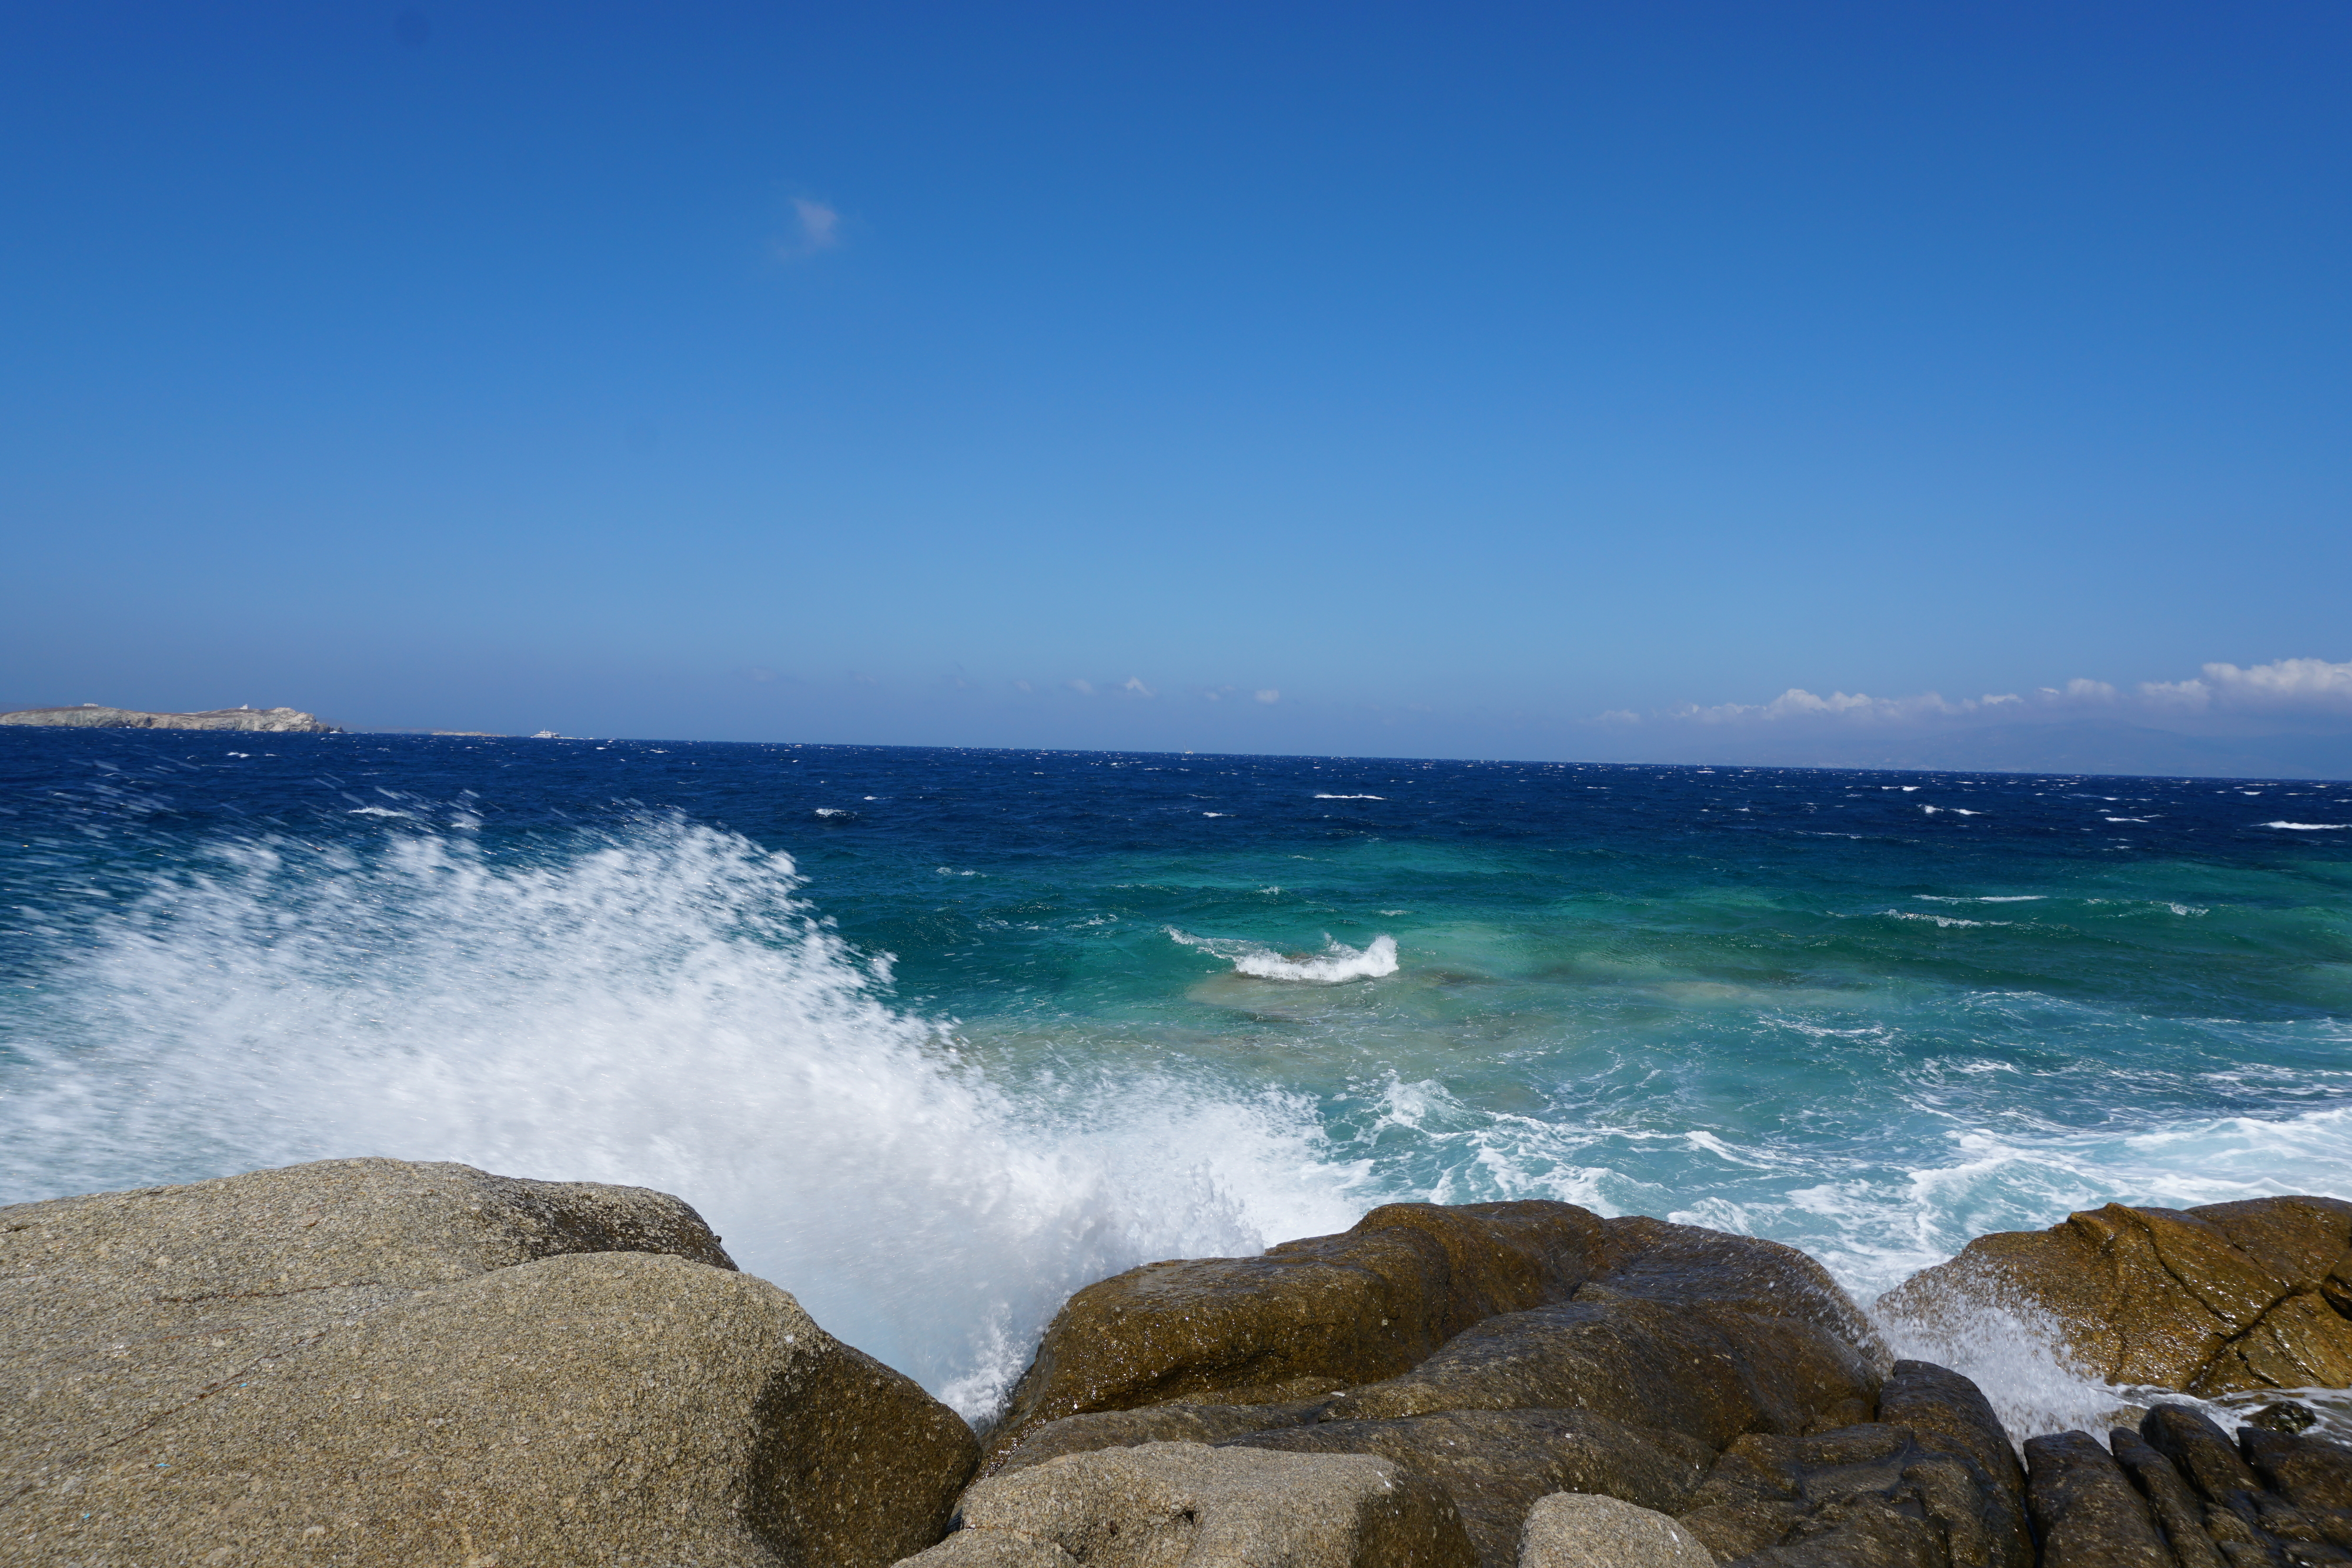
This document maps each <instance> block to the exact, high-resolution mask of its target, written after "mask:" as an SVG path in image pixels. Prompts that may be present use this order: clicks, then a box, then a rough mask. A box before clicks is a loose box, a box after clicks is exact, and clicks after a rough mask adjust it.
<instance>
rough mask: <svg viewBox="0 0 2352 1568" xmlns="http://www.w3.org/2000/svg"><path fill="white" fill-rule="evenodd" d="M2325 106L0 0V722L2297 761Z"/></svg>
mask: <svg viewBox="0 0 2352 1568" xmlns="http://www.w3.org/2000/svg"><path fill="white" fill-rule="evenodd" d="M2347 83H2352V8H2347V6H2345V5H2340V4H2332V3H2331V4H2266V5H2252V6H2220V5H2162V4H2158V5H2151V4H2116V5H2049V4H2034V5H1999V4H1989V5H1925V4H1884V3H1874V4H1869V5H1770V6H1765V5H1752V4H1723V5H1673V4H1656V3H1649V0H1644V3H1642V4H1625V5H1600V6H1591V5H1587V6H1577V5H1541V6H1538V5H1526V6H1507V5H1490V6H1485V7H1464V6H1439V5H1379V4H1349V5H1265V4H1251V5H1201V4H1188V5H1158V6H1144V5H1067V6H1047V5H825V6H788V5H756V6H754V5H742V6H719V5H658V6H657V5H593V4H578V3H572V0H567V3H565V4H562V5H553V4H547V5H535V4H499V5H432V4H427V5H422V6H419V7H416V8H414V9H411V8H407V7H403V6H400V5H369V4H357V5H317V4H299V5H293V4H289V5H236V4H231V5H215V4H205V5H196V4H185V5H111V4H104V3H97V0H91V3H78V4H75V5H44V4H35V3H32V0H19V3H16V4H13V5H5V7H0V145H5V148H6V152H5V154H0V507H5V524H6V528H7V532H8V536H9V539H10V543H9V546H8V549H7V554H6V560H7V562H8V566H9V569H10V587H9V592H8V594H7V601H8V605H9V608H8V612H7V613H6V615H5V618H0V664H5V668H0V704H5V706H26V705H31V704H36V703H52V702H55V703H70V702H82V701H99V702H108V703H116V704H122V705H127V706H151V707H187V706H216V705H225V704H233V703H238V702H251V703H254V704H257V705H270V704H277V703H290V704H293V705H295V706H303V707H309V708H314V709H317V710H319V711H320V712H322V713H324V714H326V715H328V716H331V717H334V718H337V719H340V720H341V721H343V722H345V723H348V724H351V725H353V726H355V727H450V728H468V729H471V728H482V729H524V730H528V729H533V728H538V727H542V726H547V727H555V728H559V729H562V730H564V731H567V732H585V733H599V734H604V733H619V734H635V735H649V736H651V735H660V736H686V737H707V738H786V739H802V740H826V741H889V742H906V743H915V744H925V743H941V744H983V745H984V744H1002V745H1063V746H1088V745H1105V746H1132V747H1198V748H1201V749H1224V750H1234V749H1244V750H1286V751H1315V750H1351V751H1370V752H1389V753H1400V752H1402V753H1434V754H1455V755H1465V754H1466V755H1487V756H1493V755H1502V756H1520V757H1544V756H1559V757H1572V756H1604V755H1605V756H1618V757H1637V756H1650V757H1658V758H1665V757H1671V756H1682V755H1694V756H1696V755H1702V754H1704V755H1710V756H1714V755H1718V754H1720V755H1724V756H1727V757H1728V756H1730V755H1731V754H1733V753H1738V752H1739V751H1740V748H1741V747H1747V748H1748V752H1749V753H1752V754H1755V755H1759V756H1761V755H1766V754H1768V753H1769V754H1771V755H1774V756H1776V757H1777V756H1780V753H1779V752H1774V751H1773V747H1780V748H1781V751H1782V752H1785V751H1787V747H1789V746H1790V745H1798V748H1799V750H1800V751H1801V750H1802V749H1803V747H1804V746H1808V745H1810V746H1814V747H1816V749H1820V748H1822V747H1828V748H1829V749H1830V750H1832V751H1834V749H1835V747H1837V746H1838V745H1843V744H1845V743H1846V740H1841V739H1840V738H1839V737H1846V739H1848V740H1850V739H1852V738H1853V737H1854V736H1856V735H1859V734H1861V733H1862V731H1863V730H1865V729H1867V730H1868V731H1869V734H1870V736H1871V737H1873V738H1872V743H1873V744H1875V742H1876V740H1877V739H1880V738H1884V737H1887V736H1890V735H1896V734H1900V735H1903V736H1906V737H1912V736H1915V735H1917V736H1926V735H1931V734H1932V737H1934V738H1935V740H1936V744H1937V745H1943V746H1947V747H1950V746H1958V747H1961V753H1956V754H1954V755H1953V756H1952V757H1950V758H1946V760H1951V761H1960V762H1965V761H1967V760H1969V758H1970V757H1972V756H1974V755H1975V754H1974V753H1968V752H1967V747H1968V746H1969V745H1971V744H1974V742H1972V741H1971V740H1970V739H1969V737H1972V736H1984V737H1994V736H1996V735H1997V734H2000V735H2006V734H2011V731H2012V730H2014V729H2015V728H2016V725H2015V724H2014V723H2011V722H2010V721H2011V720H2018V721H2019V722H2022V723H2025V724H2027V726H2028V727H2031V728H2032V729H2033V730H2034V733H2036V734H2037V735H2042V736H2045V737H2046V736H2055V735H2057V734H2058V733H2060V732H2061V731H2068V732H2069V733H2071V732H2072V731H2071V730H2070V727H2074V728H2080V727H2083V726H2091V727H2100V726H2105V727H2107V728H2108V729H2110V730H2113V729H2116V727H2122V728H2123V729H2126V730H2131V731H2133V732H2134V733H2137V732H2139V731H2141V730H2146V729H2147V728H2148V727H2150V726H2153V727H2155V728H2157V729H2158V730H2162V731H2163V732H2164V733H2167V734H2172V733H2179V734H2184V735H2187V734H2190V733H2192V732H2193V733H2195V734H2197V735H2200V736H2205V737H2207V738H2208V739H2210V737H2214V736H2240V737H2242V736H2247V735H2252V736H2258V737H2273V739H2275V738H2276V737H2278V736H2282V735H2284V736H2286V737H2288V739H2287V740H2286V741H2282V742H2279V744H2281V745H2286V746H2287V747H2288V749H2289V750H2290V751H2292V750H2293V749H2294V747H2297V746H2303V745H2304V743H2305V741H2308V742H2309V746H2310V747H2316V749H2315V750H2312V749H2309V748H2308V747H2306V751H2307V754H2308V757H2309V758H2319V757H2326V756H2334V755H2337V754H2339V753H2340V754H2341V755H2343V756H2344V757H2345V758H2347V759H2352V612H2347V583H2352V572H2347V568H2352V507H2347V502H2352V440H2347V431H2352V420H2348V419H2347V416H2348V415H2352V376H2347V366H2352V311H2347V290H2352V221H2347V215H2348V209H2352V179H2347V176H2352V88H2347ZM2283 660H2301V661H2309V662H2312V663H2309V664H2297V665H2292V666H2288V665H2278V664H2277V662H2278V661H2283ZM2208 664H2230V665H2234V666H2236V667H2237V668H2238V670H2239V671H2240V672H2241V676H2242V678H2239V677H2221V676H2216V675H2214V674H2211V673H2210V672H2209V673H2207V674H2200V671H2201V670H2203V667H2204V666H2206V665H2208ZM2273 665H2276V668H2277V670H2279V671H2284V672H2285V673H2284V674H2262V675H2257V674H2248V673H2249V672H2259V671H2263V670H2265V669H2267V668H2269V667H2271V666H2273ZM2078 679H2079V680H2085V681H2090V682H2095V683H2104V684H2105V685H2106V686H2108V687H2111V688H2112V691H2111V692H2110V693H2109V694H2108V695H2106V696H2105V697H2101V696H2098V695H2096V693H2095V691H2093V689H2092V688H2077V689H2076V690H2077V697H2076V698H2066V699H2063V700H2062V698H2061V697H2058V696H2043V695H2038V694H2041V693H2042V691H2043V690H2044V688H2054V689H2056V690H2057V691H2058V692H2060V693H2062V694H2063V692H2064V691H2065V689H2066V683H2067V682H2069V681H2070V680H2078ZM2232 680H2235V681H2236V684H2235V685H2232V684H2231V681H2232ZM2192 681H2197V682H2201V683H2202V685H2203V691H2204V695H2203V696H2202V697H2201V698H2200V697H2199V696H2198V695H2196V694H2195V693H2191V694H2189V697H2188V698H2186V699H2181V698H2179V697H2178V696H2177V695H2176V697H2174V698H2163V697H2161V695H2160V694H2159V695H2151V694H2148V693H2147V692H2144V691H2143V690H2142V686H2143V684H2144V683H2158V684H2163V683H2172V684H2176V685H2177V684H2179V683H2184V682H2192ZM1130 682H1131V683H1133V684H1132V685H1129V683H1130ZM1022 683H1025V684H1026V686H1027V688H1028V689H1025V690H1024V688H1023V685H1022ZM1073 683H1083V684H1084V685H1085V686H1087V687H1091V688H1093V689H1092V691H1091V693H1089V692H1087V691H1085V690H1082V689H1080V686H1079V685H1074V684H1073ZM2265 683H2267V684H2265ZM1791 687H1798V688H1802V689H1803V690H1804V691H1806V692H1809V693H1811V694H1815V695H1818V696H1821V697H1822V698H1829V697H1831V696H1832V695H1833V694H1837V693H1844V694H1861V693H1866V694H1868V695H1870V696H1871V697H1873V698H1874V699H1878V702H1877V705H1876V706H1873V707H1871V708H1867V709H1860V708H1853V707H1851V706H1848V707H1846V708H1838V709H1833V710H1832V711H1828V712H1815V711H1812V710H1805V711H1802V712H1799V711H1795V710H1785V711H1780V712H1775V711H1773V710H1770V709H1769V708H1765V707H1764V706H1763V705H1768V704H1770V703H1771V702H1772V701H1773V700H1774V699H1775V698H1776V697H1779V696H1780V694H1782V693H1784V692H1786V691H1788V690H1789V689H1790V688H1791ZM2085 691H2092V692H2093V695H2090V696H2087V697H2085V696H2081V695H2080V694H2081V693H2082V692H2085ZM1146 692H1149V693H1150V694H1151V695H1144V694H1145V693H1146ZM1261 692H1263V693H1268V694H1278V695H1276V696H1275V697H1274V700H1266V701H1261V700H1259V697H1258V695H1257V694H1259V693H1261ZM1929 692H1933V693H1937V694H1940V695H1941V696H1942V697H1943V698H1944V699H1946V704H1947V707H1950V706H1952V705H1957V704H1958V703H1959V702H1960V701H1961V699H1963V698H1979V697H1982V696H1984V695H2009V694H2018V695H2019V696H2020V701H2019V703H2018V704H2017V705H2015V706H2014V707H2013V708H2011V709H2009V710H2008V711H2007V712H2006V713H2004V712H2003V711H2002V706H2003V705H1995V706H1993V707H1991V708H1985V709H1982V710H1957V709H1956V710H1955V711H1952V712H1947V711H1945V710H1944V709H1931V708H1927V707H1923V706H1919V705H1917V704H1914V705H1913V706H1912V707H1910V708H1907V709H1906V708H1899V707H1897V706H1893V705H1892V704H1891V702H1890V699H1912V698H1916V697H1918V696H1919V695H1921V694H1925V693H1929ZM1211 693H1213V694H1214V697H1213V698H1212V697H1211V696H1210V695H1208V694H1211ZM2233 693H2234V694H2237V695H2236V696H2235V697H2233V696H2232V695H2231V694H2233ZM2240 699H2242V700H2240ZM2103 703H2104V704H2105V706H2104V707H2102V706H2100V705H2101V704H2103ZM1684 705H1696V706H1698V707H1699V708H1700V709H1703V710H1706V709H1712V710H1715V711H1714V715H1713V716H1712V717H1708V716H1694V715H1692V714H1691V713H1689V712H1688V711H1684V712H1683V713H1682V716H1680V717H1676V716H1675V714H1676V712H1677V710H1680V709H1683V708H1684ZM1800 706H1801V705H1800ZM1749 710H1753V711H1749ZM1604 713H1607V714H1612V715H1613V717H1612V718H1610V719H1607V720H1598V719H1597V716H1600V715H1601V714H1604ZM2019 716H2022V718H2021V719H2020V717H2019ZM1994 718H2000V719H2001V720H2002V721H2003V724H2005V725H2007V726H2008V727H2007V728H2002V727H2001V726H1998V725H1994V724H1993V719H1994ZM1807 735H1810V736H1813V737H1817V740H1814V741H1804V742H1802V743H1801V744H1800V743H1799V741H1798V740H1797V739H1795V738H1793V737H1801V736H1807ZM2295 737H2301V738H2300V739H2297V738H2295ZM2014 738H2015V737H2014V736H2013V735H2011V741H2014ZM1906 744H1907V742H1906ZM1987 744H1988V745H1991V744H1993V742H1992V741H1990V740H1988V741H1987ZM2231 744H2235V742H2234V741H2232V742H2231ZM2263 744H2265V745H2269V744H2271V741H2270V740H2265V741H2263ZM1759 747H1760V748H1761V750H1759V749H1758V748H1759ZM2331 748H2334V749H2332V750H2331ZM1996 749H1997V747H1996ZM1824 755H1826V753H1824ZM1789 756H1790V758H1794V757H1795V754H1794V753H1789ZM1986 756H1987V757H1988V758H1992V759H1995V760H1998V758H1994V757H1993V754H1992V753H1991V752H1988V753H1986ZM2281 756H2282V758H2284V762H2283V763H2282V765H2284V763H2291V762H2294V760H2295V758H2294V757H2286V756H2285V754H2284V753H2282V754H2281ZM2296 756H2305V753H2297V754H2296ZM2306 759H2307V758H2306Z"/></svg>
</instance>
